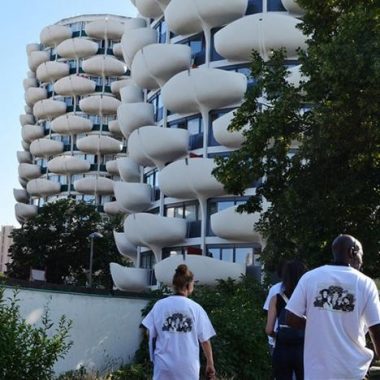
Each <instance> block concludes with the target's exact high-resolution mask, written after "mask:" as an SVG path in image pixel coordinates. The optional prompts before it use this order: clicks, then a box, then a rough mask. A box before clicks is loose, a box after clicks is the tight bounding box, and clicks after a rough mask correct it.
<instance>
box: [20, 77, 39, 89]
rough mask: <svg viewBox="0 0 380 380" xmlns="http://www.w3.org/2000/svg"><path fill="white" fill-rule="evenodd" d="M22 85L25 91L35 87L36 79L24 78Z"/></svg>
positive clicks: (36, 84)
mask: <svg viewBox="0 0 380 380" xmlns="http://www.w3.org/2000/svg"><path fill="white" fill-rule="evenodd" d="M22 85H23V87H24V90H25V91H26V90H28V89H29V88H31V87H37V86H38V83H37V79H36V78H25V79H24V80H23V81H22Z"/></svg>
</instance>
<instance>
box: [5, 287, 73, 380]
mask: <svg viewBox="0 0 380 380" xmlns="http://www.w3.org/2000/svg"><path fill="white" fill-rule="evenodd" d="M18 303H19V300H18V299H17V292H14V293H13V296H12V297H11V298H9V299H5V297H4V288H0V331H1V333H0V363H1V366H0V379H7V380H37V379H38V380H50V379H51V378H52V377H53V375H54V371H53V366H54V364H55V362H56V361H57V360H58V358H62V357H64V356H65V354H66V353H67V351H68V350H69V349H70V347H71V345H72V343H71V342H67V338H68V336H69V330H70V327H71V321H67V320H66V318H65V316H62V317H61V319H60V321H59V323H58V327H57V328H56V330H55V332H54V333H52V331H51V329H52V328H53V323H52V322H51V320H50V319H49V315H48V310H47V308H45V312H44V314H43V316H42V326H41V327H34V326H32V325H30V324H28V323H27V322H26V321H25V320H24V319H23V318H22V317H21V315H20V309H19V304H18Z"/></svg>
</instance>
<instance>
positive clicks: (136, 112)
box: [117, 103, 154, 138]
mask: <svg viewBox="0 0 380 380" xmlns="http://www.w3.org/2000/svg"><path fill="white" fill-rule="evenodd" d="M117 120H118V122H119V125H120V130H121V132H122V134H123V136H124V137H125V138H128V137H129V135H130V134H131V133H132V132H133V131H134V130H135V129H137V128H140V127H142V126H145V125H154V109H153V104H150V103H129V104H121V105H120V106H119V108H118V109H117Z"/></svg>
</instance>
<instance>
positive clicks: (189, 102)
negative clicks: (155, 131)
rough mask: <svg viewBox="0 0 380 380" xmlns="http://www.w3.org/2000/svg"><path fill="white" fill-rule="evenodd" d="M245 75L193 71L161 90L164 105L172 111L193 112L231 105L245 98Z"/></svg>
mask: <svg viewBox="0 0 380 380" xmlns="http://www.w3.org/2000/svg"><path fill="white" fill-rule="evenodd" d="M246 88H247V78H246V77H245V75H243V74H240V73H235V72H229V71H224V70H219V69H203V68H200V69H192V70H190V71H183V72H181V73H179V74H177V75H175V76H174V77H172V78H171V79H170V80H169V81H168V82H166V84H165V85H164V87H163V88H162V91H161V95H162V100H163V103H164V105H165V106H166V107H167V108H168V109H169V110H170V111H172V112H177V113H190V112H191V113H193V112H200V111H201V110H202V109H205V110H212V109H217V108H221V107H227V106H231V105H233V104H235V103H238V102H240V101H241V100H242V99H243V96H244V93H245V91H246Z"/></svg>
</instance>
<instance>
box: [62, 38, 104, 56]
mask: <svg viewBox="0 0 380 380" xmlns="http://www.w3.org/2000/svg"><path fill="white" fill-rule="evenodd" d="M98 50H99V45H98V44H97V43H96V42H94V41H91V40H88V39H87V38H83V37H76V38H69V39H67V40H65V41H62V42H61V43H60V44H59V45H58V46H57V53H58V54H59V56H60V57H62V58H68V59H71V58H73V59H78V58H86V57H91V56H92V55H94V54H96V52H97V51H98Z"/></svg>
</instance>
